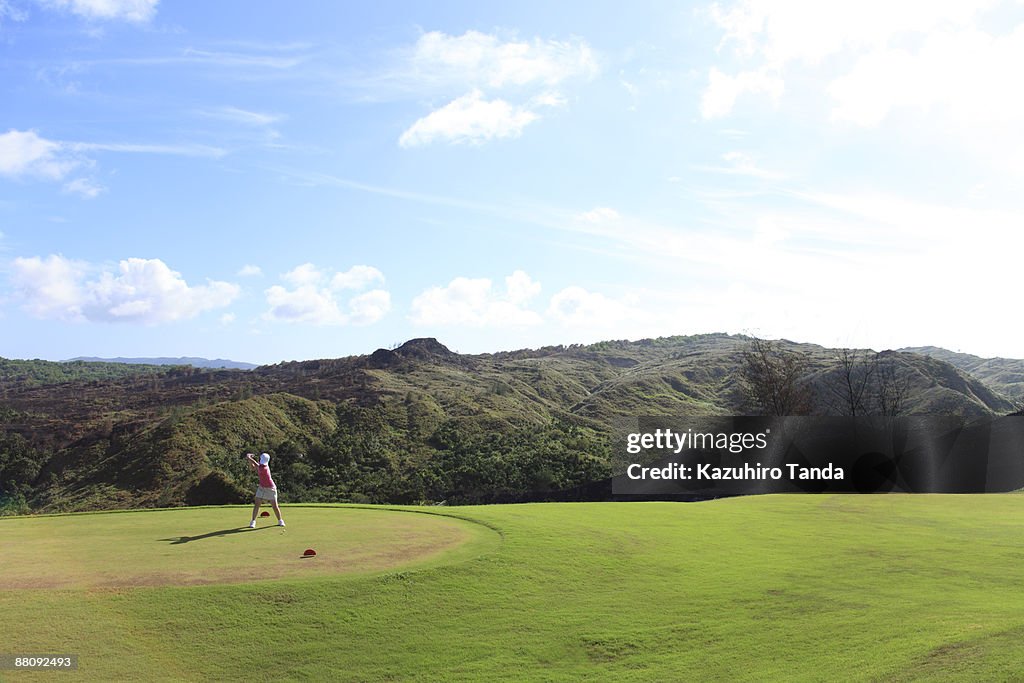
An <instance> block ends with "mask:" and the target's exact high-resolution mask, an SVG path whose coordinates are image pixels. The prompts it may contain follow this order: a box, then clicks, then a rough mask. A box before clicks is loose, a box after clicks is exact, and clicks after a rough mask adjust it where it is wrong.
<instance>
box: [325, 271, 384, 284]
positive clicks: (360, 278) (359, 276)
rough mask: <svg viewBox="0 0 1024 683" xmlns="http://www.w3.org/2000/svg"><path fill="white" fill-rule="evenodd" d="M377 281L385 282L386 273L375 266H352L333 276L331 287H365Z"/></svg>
mask: <svg viewBox="0 0 1024 683" xmlns="http://www.w3.org/2000/svg"><path fill="white" fill-rule="evenodd" d="M375 282H380V283H383V282H384V273H382V272H380V271H379V270H377V269H376V268H374V267H373V266H352V267H351V268H349V269H348V270H347V271H345V272H344V273H337V274H335V276H334V277H333V278H331V289H363V288H365V287H368V286H369V285H371V284H373V283H375Z"/></svg>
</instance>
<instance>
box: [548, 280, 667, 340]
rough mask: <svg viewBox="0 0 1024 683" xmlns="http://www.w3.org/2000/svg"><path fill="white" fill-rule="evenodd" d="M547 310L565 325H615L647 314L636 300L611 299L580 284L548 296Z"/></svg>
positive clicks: (596, 326) (624, 323)
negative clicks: (549, 299)
mask: <svg viewBox="0 0 1024 683" xmlns="http://www.w3.org/2000/svg"><path fill="white" fill-rule="evenodd" d="M547 314H548V315H549V316H550V317H551V318H553V319H554V320H555V321H556V322H558V323H561V324H562V325H565V326H568V327H585V328H591V329H594V328H598V329H607V328H618V329H620V330H621V329H623V328H622V326H623V325H626V324H630V323H636V322H640V321H642V320H643V319H645V318H647V317H648V316H647V315H646V314H645V313H644V312H643V311H642V310H641V309H640V307H639V306H637V302H636V301H629V300H620V299H613V298H610V297H607V296H605V295H604V294H601V293H599V292H590V291H588V290H586V289H584V288H583V287H577V286H572V287H566V288H565V289H563V290H561V291H560V292H558V293H557V294H555V295H554V296H552V297H551V301H550V303H549V304H548V310H547Z"/></svg>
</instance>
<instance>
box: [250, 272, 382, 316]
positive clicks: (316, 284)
mask: <svg viewBox="0 0 1024 683" xmlns="http://www.w3.org/2000/svg"><path fill="white" fill-rule="evenodd" d="M281 279H282V280H284V282H285V283H286V284H287V285H289V286H290V287H291V288H290V289H289V288H287V287H284V286H281V285H274V286H273V287H270V288H269V289H267V290H266V297H267V304H268V305H269V306H270V308H269V310H268V311H267V312H266V313H265V314H264V316H263V317H264V318H265V319H266V320H271V321H275V322H296V323H307V324H311V325H348V324H352V325H369V324H371V323H374V322H377V321H378V320H380V319H381V318H383V317H384V316H385V315H386V314H387V313H388V311H390V310H391V295H390V294H389V293H388V292H387V291H385V290H382V289H375V290H372V291H369V292H364V293H362V294H358V295H356V296H353V297H352V298H351V299H349V301H348V303H347V306H348V312H347V313H346V312H344V311H343V310H342V309H343V306H344V302H343V301H341V300H339V292H341V291H343V290H357V291H358V290H361V289H365V288H366V287H368V286H370V285H371V284H373V283H375V282H381V283H383V282H384V274H383V273H381V272H380V271H379V270H378V269H376V268H374V267H372V266H364V265H360V266H353V267H352V268H350V269H349V270H347V271H344V272H338V273H332V272H331V271H330V270H322V269H320V268H318V267H316V266H315V265H313V264H312V263H303V264H302V265H300V266H297V267H295V268H293V269H292V270H290V271H288V272H287V273H284V274H283V275H281Z"/></svg>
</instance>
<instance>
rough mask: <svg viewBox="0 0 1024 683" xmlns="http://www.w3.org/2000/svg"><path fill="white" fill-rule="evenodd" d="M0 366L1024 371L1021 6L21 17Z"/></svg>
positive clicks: (4, 4)
mask: <svg viewBox="0 0 1024 683" xmlns="http://www.w3.org/2000/svg"><path fill="white" fill-rule="evenodd" d="M0 51H2V52H0V54H2V57H0V330H2V332H0V356H4V357H9V358H37V357H38V358H47V359H54V360H59V359H64V358H69V357H73V356H79V355H96V356H158V355H166V356H181V355H194V356H207V357H228V358H233V359H237V360H246V361H251V362H259V363H272V362H277V361H280V360H291V359H308V358H322V357H338V356H345V355H350V354H358V353H369V352H371V351H373V350H374V349H375V348H378V347H387V346H392V345H394V344H396V343H400V342H402V341H405V340H406V339H409V338H412V337H419V336H433V337H437V338H438V339H440V340H441V341H442V342H444V343H445V344H447V345H448V346H449V347H451V348H453V349H455V350H458V351H461V352H484V351H497V350H503V349H513V348H522V347H536V346H541V345H547V344H559V343H573V342H592V341H597V340H601V339H638V338H642V337H649V336H660V335H670V334H693V333H701V332H715V331H723V332H731V333H736V332H745V333H754V334H759V335H762V336H766V337H773V338H777V337H785V338H790V339H795V340H800V341H808V342H815V343H819V344H825V345H834V346H865V347H872V348H875V349H883V348H895V347H900V346H909V345H923V344H936V345H940V346H945V347H947V348H951V349H956V350H962V351H965V352H970V353H977V354H979V355H986V356H989V355H1003V356H1013V357H1024V337H1021V335H1020V334H1019V333H1018V328H1019V327H1020V326H1019V324H1018V323H1017V322H1016V320H1015V319H1014V312H1015V308H1016V307H1015V306H1013V303H1012V302H1013V299H1014V296H1015V295H1016V294H1017V293H1018V292H1019V291H1020V277H1019V261H1020V253H1021V249H1020V247H1021V246H1022V242H1024V238H1022V237H1021V226H1022V225H1024V221H1022V218H1024V195H1022V194H1021V193H1020V190H1019V188H1020V187H1021V182H1022V181H1024V125H1022V123H1021V122H1022V121H1024V95H1022V94H1021V91H1020V88H1019V87H1018V81H1019V65H1020V64H1022V63H1024V4H1021V3H1020V2H1016V1H1007V2H996V1H983V2H971V3H964V2H937V1H930V2H916V1H912V0H907V1H906V2H900V3H891V2H887V3H883V2H860V3H845V4H838V3H834V4H833V3H821V2H787V1H783V0H771V1H767V0H765V1H760V0H749V1H746V2H719V3H695V4H680V3H676V2H638V3H633V4H631V5H630V7H629V8H628V10H627V9H626V8H625V7H624V6H623V5H622V4H621V3H596V2H586V3H568V2H566V3H547V2H545V3H539V2H538V3H531V2H520V3H515V4H513V3H470V2H444V3H399V2H393V3H337V2H304V3H301V4H300V5H296V4H294V3H276V2H258V3H253V2H217V3H181V2H179V3H171V2H166V1H165V2H160V3H158V2H156V1H155V0H38V1H37V0H0Z"/></svg>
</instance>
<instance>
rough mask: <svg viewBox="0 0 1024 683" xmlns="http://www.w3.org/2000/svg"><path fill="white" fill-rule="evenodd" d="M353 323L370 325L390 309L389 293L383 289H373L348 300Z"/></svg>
mask: <svg viewBox="0 0 1024 683" xmlns="http://www.w3.org/2000/svg"><path fill="white" fill-rule="evenodd" d="M348 309H349V314H350V317H349V319H350V320H351V322H352V324H353V325H372V324H373V323H375V322H377V321H378V320H380V319H381V318H383V317H384V316H385V315H387V313H388V311H390V310H391V294H389V293H388V292H386V291H384V290H383V289H374V290H371V291H369V292H366V293H365V294H360V295H359V296H356V297H353V298H352V300H351V301H349V302H348Z"/></svg>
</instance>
